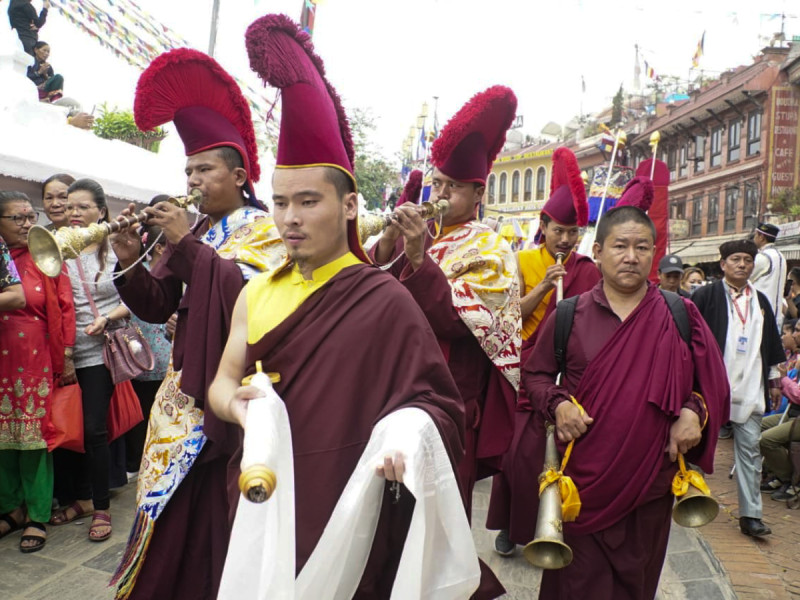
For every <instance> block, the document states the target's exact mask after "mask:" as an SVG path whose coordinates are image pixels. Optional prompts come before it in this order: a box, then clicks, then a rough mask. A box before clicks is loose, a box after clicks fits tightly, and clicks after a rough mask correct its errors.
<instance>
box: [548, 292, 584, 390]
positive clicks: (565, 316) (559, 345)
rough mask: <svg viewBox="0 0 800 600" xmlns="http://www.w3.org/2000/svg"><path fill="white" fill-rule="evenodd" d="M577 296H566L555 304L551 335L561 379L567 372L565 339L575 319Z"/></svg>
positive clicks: (567, 337) (567, 338)
mask: <svg viewBox="0 0 800 600" xmlns="http://www.w3.org/2000/svg"><path fill="white" fill-rule="evenodd" d="M578 298H579V296H572V297H571V298H566V299H564V300H562V301H561V302H559V303H558V304H557V305H556V330H555V333H554V335H553V345H554V347H555V353H556V362H557V363H558V370H559V372H560V373H561V381H564V377H565V376H566V374H567V341H568V340H569V334H570V333H571V332H572V321H573V320H574V319H575V306H576V305H577V304H578Z"/></svg>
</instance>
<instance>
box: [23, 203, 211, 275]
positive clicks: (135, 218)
mask: <svg viewBox="0 0 800 600" xmlns="http://www.w3.org/2000/svg"><path fill="white" fill-rule="evenodd" d="M202 200H203V193H202V192H201V191H200V190H199V189H197V188H194V189H192V190H191V191H190V192H189V195H188V196H175V197H173V198H170V199H169V200H168V202H169V203H171V204H174V205H175V206H177V207H178V208H188V207H189V206H191V205H193V204H195V205H197V204H200V202H201V201H202ZM145 221H147V213H146V212H144V211H141V212H140V213H139V214H138V215H131V216H130V217H126V218H125V221H111V222H110V223H92V224H91V225H89V226H88V227H75V228H70V227H62V228H61V229H59V230H58V231H56V232H55V233H51V232H50V231H48V230H47V229H45V228H44V227H42V226H41V225H34V226H33V227H31V229H30V231H29V232H28V250H30V253H31V256H32V257H33V262H34V263H35V264H36V267H37V268H38V269H39V270H40V271H41V272H42V273H44V274H45V275H47V276H48V277H56V276H57V275H58V274H59V273H60V272H61V266H62V265H63V264H64V261H65V260H68V259H70V258H77V257H78V256H80V254H81V252H82V251H83V250H84V249H85V248H87V247H89V246H91V245H92V244H97V243H99V242H102V241H103V240H104V239H106V238H107V237H108V236H109V235H111V234H112V233H116V232H117V231H121V230H123V229H127V228H128V227H130V226H132V225H136V224H137V223H144V222H145Z"/></svg>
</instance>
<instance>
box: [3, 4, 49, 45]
mask: <svg viewBox="0 0 800 600" xmlns="http://www.w3.org/2000/svg"><path fill="white" fill-rule="evenodd" d="M48 8H50V0H44V5H43V7H42V10H41V11H40V12H39V14H38V16H37V14H36V9H35V8H34V7H33V6H32V5H31V0H11V4H9V6H8V22H9V23H11V28H12V29H16V30H17V35H18V36H19V41H20V42H22V48H23V49H24V50H25V52H27V53H28V54H30V55H31V56H33V45H34V44H35V43H36V42H38V41H39V30H40V29H41V28H42V27H44V22H45V21H46V20H47V9H48Z"/></svg>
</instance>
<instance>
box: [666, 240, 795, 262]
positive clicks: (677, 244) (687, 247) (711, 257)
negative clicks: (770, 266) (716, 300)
mask: <svg viewBox="0 0 800 600" xmlns="http://www.w3.org/2000/svg"><path fill="white" fill-rule="evenodd" d="M745 237H746V235H745V234H743V233H732V234H728V235H718V236H716V237H712V238H703V239H697V240H673V241H671V242H670V250H671V252H672V254H677V255H678V256H680V257H681V258H682V259H683V262H684V264H689V265H692V264H697V263H705V262H716V261H718V260H719V247H720V244H722V243H724V242H728V241H730V240H741V239H744V238H745ZM798 251H799V252H800V247H798ZM787 258H788V256H787Z"/></svg>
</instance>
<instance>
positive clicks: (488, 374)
mask: <svg viewBox="0 0 800 600" xmlns="http://www.w3.org/2000/svg"><path fill="white" fill-rule="evenodd" d="M431 242H432V238H431V237H430V236H429V237H427V238H426V250H427V248H428V247H430V245H431ZM402 252H403V242H402V240H399V241H398V245H397V246H396V247H395V251H394V254H393V256H392V258H391V259H390V261H391V260H393V259H394V256H396V255H397V254H398V253H402ZM374 254H375V247H373V249H372V250H371V251H370V258H372V259H373V260H374V258H375V256H374ZM389 272H390V273H392V274H393V275H394V276H395V277H397V278H398V279H399V281H400V283H402V284H403V285H404V286H405V288H406V289H407V290H408V291H410V292H411V295H412V296H413V297H414V300H416V302H417V304H418V305H419V306H420V307H421V308H422V312H424V313H425V316H426V317H427V319H428V323H430V326H431V328H432V329H433V332H434V333H435V334H436V339H437V342H438V345H439V347H440V348H441V350H442V353H443V354H444V356H445V359H446V360H447V366H448V367H449V369H450V372H451V373H452V374H453V379H455V382H456V385H457V386H458V391H459V392H460V394H461V398H462V400H463V402H464V409H465V414H466V423H467V432H466V443H465V455H464V459H463V460H462V462H461V463H460V464H459V468H458V474H459V481H460V483H461V485H462V495H463V497H464V503H465V505H466V507H467V515H468V516H469V515H470V514H471V512H472V511H471V506H472V488H473V487H474V485H475V481H476V480H478V479H483V478H484V477H488V476H490V475H493V474H494V473H496V472H498V470H499V468H500V460H501V458H502V455H503V454H504V453H505V451H506V450H507V449H508V446H509V444H510V443H511V433H512V428H513V418H514V415H513V407H514V406H515V405H516V397H517V392H516V390H514V388H513V386H512V385H511V383H510V382H509V381H508V380H507V379H506V378H505V376H504V375H503V374H502V373H501V372H500V370H499V369H497V368H496V367H495V366H494V364H493V363H492V361H491V360H490V359H489V357H488V356H486V353H485V352H484V351H483V349H482V348H481V346H480V344H479V343H478V340H477V339H476V338H475V335H474V334H473V333H472V331H471V330H470V328H469V327H467V325H466V324H465V323H464V321H463V320H462V319H461V316H460V315H459V314H458V312H457V311H456V309H455V307H454V306H453V296H452V288H451V287H450V283H449V282H448V279H447V276H446V275H445V274H444V271H442V269H441V268H440V267H439V266H438V265H437V264H436V263H435V262H433V259H431V258H430V256H428V255H427V254H426V255H425V259H424V260H423V262H422V266H421V267H420V268H419V269H418V270H417V271H414V270H413V268H412V266H411V264H410V263H409V262H408V258H407V257H406V256H405V254H402V255H401V256H400V258H399V259H398V260H397V261H396V262H394V263H393V264H392V267H391V269H390V270H389Z"/></svg>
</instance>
